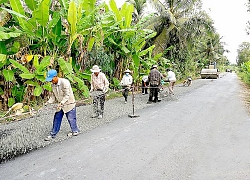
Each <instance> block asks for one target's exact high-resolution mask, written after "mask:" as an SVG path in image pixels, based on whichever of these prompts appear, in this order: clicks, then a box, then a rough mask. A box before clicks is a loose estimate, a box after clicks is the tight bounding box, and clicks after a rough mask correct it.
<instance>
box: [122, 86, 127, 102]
mask: <svg viewBox="0 0 250 180" xmlns="http://www.w3.org/2000/svg"><path fill="white" fill-rule="evenodd" d="M128 92H129V88H128V87H124V88H123V90H122V95H123V97H124V98H125V101H127V100H128Z"/></svg>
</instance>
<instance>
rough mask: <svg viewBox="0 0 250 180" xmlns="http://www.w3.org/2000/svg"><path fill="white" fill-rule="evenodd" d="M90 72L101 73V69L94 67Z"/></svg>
mask: <svg viewBox="0 0 250 180" xmlns="http://www.w3.org/2000/svg"><path fill="white" fill-rule="evenodd" d="M90 71H91V72H100V71H101V69H100V68H99V66H97V65H94V66H93V67H92V69H90Z"/></svg>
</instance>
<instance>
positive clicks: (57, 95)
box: [44, 69, 80, 141]
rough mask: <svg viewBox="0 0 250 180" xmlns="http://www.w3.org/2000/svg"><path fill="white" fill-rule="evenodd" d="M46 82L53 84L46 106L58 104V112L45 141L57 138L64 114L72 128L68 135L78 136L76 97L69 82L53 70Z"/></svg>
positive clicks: (48, 74) (50, 71)
mask: <svg viewBox="0 0 250 180" xmlns="http://www.w3.org/2000/svg"><path fill="white" fill-rule="evenodd" d="M46 81H47V82H51V83H52V93H51V95H50V99H49V100H48V101H47V102H46V103H45V105H47V104H49V103H54V102H57V103H58V106H57V112H56V113H55V115H54V121H53V127H52V130H51V132H50V135H49V136H48V137H46V138H45V139H44V140H45V141H49V140H51V139H52V138H55V137H56V134H57V133H58V132H59V130H60V127H61V123H62V118H63V115H64V114H66V117H67V119H68V122H69V125H70V128H71V132H70V133H68V136H77V135H78V134H79V132H80V131H79V129H78V127H77V124H76V107H75V105H76V104H75V97H74V94H73V91H72V88H71V85H70V82H69V80H67V79H64V78H59V77H57V71H56V70H54V69H52V70H49V71H48V72H47V77H46Z"/></svg>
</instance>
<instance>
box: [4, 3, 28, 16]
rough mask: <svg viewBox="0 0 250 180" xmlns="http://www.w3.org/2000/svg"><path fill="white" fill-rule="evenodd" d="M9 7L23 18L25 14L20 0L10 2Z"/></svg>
mask: <svg viewBox="0 0 250 180" xmlns="http://www.w3.org/2000/svg"><path fill="white" fill-rule="evenodd" d="M10 5H11V8H12V10H13V11H15V12H17V13H19V14H21V15H23V16H24V17H25V12H24V9H23V6H22V3H21V1H20V0H10ZM4 9H5V8H4Z"/></svg>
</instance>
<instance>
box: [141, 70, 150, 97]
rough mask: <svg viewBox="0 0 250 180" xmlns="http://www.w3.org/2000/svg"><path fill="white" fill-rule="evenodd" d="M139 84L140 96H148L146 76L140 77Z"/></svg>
mask: <svg viewBox="0 0 250 180" xmlns="http://www.w3.org/2000/svg"><path fill="white" fill-rule="evenodd" d="M141 84H142V94H143V95H144V94H148V88H147V87H148V84H149V83H148V76H147V75H145V76H143V77H142V82H141Z"/></svg>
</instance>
